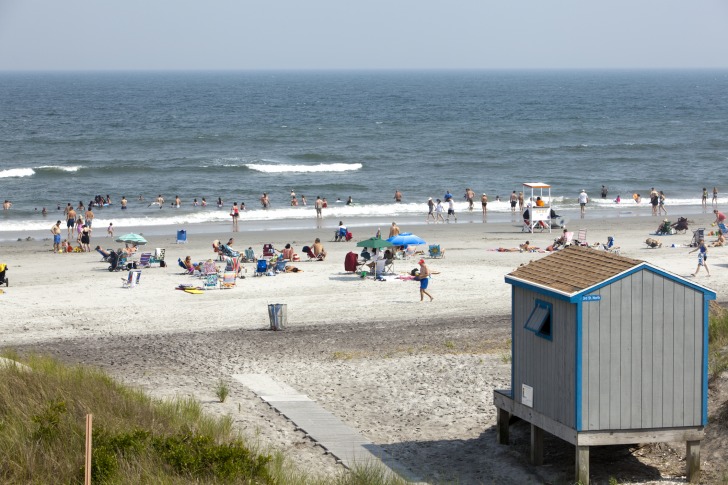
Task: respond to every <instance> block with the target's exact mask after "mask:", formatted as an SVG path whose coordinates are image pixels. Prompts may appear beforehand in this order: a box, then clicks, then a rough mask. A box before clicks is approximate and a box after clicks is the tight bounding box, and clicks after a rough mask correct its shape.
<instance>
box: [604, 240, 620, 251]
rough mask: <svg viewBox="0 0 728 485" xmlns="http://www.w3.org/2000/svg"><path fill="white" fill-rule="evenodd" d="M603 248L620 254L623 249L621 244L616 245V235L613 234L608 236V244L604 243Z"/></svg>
mask: <svg viewBox="0 0 728 485" xmlns="http://www.w3.org/2000/svg"><path fill="white" fill-rule="evenodd" d="M602 248H603V249H604V250H605V251H607V252H609V253H613V254H619V253H620V251H621V250H620V248H619V246H615V245H614V237H612V236H608V237H607V244H602Z"/></svg>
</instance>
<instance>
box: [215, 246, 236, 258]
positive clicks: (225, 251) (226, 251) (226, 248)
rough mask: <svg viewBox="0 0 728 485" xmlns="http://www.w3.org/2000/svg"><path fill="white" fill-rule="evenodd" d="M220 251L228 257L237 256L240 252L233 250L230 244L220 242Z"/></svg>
mask: <svg viewBox="0 0 728 485" xmlns="http://www.w3.org/2000/svg"><path fill="white" fill-rule="evenodd" d="M220 251H222V255H223V256H228V257H230V258H239V257H240V253H239V252H237V251H235V250H233V248H231V247H230V246H228V245H227V244H220Z"/></svg>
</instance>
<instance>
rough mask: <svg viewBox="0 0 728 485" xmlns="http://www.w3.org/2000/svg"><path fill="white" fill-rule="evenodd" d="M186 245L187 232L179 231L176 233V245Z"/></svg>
mask: <svg viewBox="0 0 728 485" xmlns="http://www.w3.org/2000/svg"><path fill="white" fill-rule="evenodd" d="M186 243H187V231H185V230H184V229H180V230H179V231H177V244H186Z"/></svg>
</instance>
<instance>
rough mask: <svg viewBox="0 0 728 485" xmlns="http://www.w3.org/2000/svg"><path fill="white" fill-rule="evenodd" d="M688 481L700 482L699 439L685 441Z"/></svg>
mask: <svg viewBox="0 0 728 485" xmlns="http://www.w3.org/2000/svg"><path fill="white" fill-rule="evenodd" d="M685 461H686V462H687V466H688V482H690V483H700V441H688V442H687V456H686V458H685Z"/></svg>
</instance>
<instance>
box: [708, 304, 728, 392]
mask: <svg viewBox="0 0 728 485" xmlns="http://www.w3.org/2000/svg"><path fill="white" fill-rule="evenodd" d="M710 303H711V304H710V320H709V323H708V343H709V347H710V354H709V356H708V374H709V378H710V380H713V379H715V378H717V377H718V376H719V375H720V374H722V373H723V372H724V371H726V370H728V310H726V309H725V308H723V307H721V306H720V305H718V304H717V303H715V302H710Z"/></svg>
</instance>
